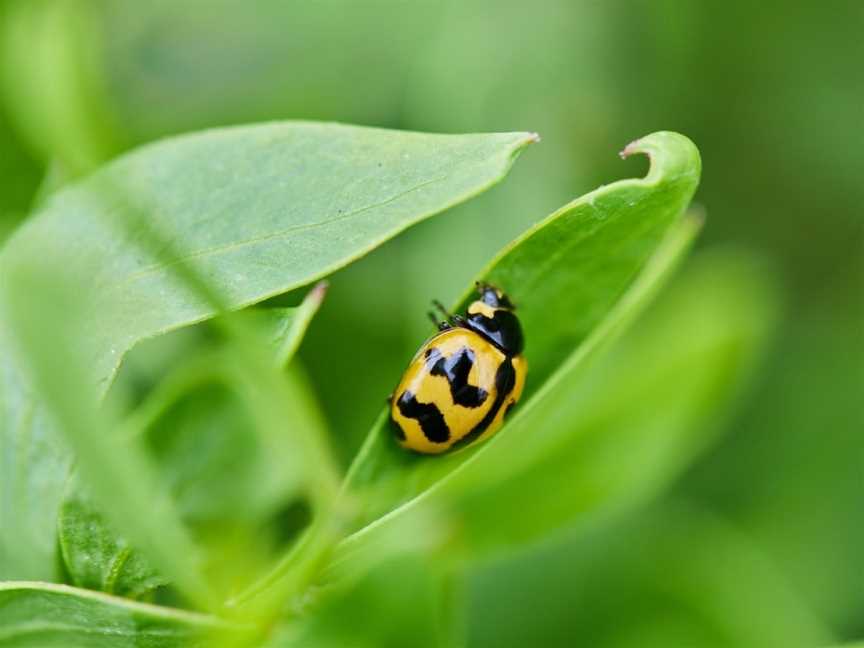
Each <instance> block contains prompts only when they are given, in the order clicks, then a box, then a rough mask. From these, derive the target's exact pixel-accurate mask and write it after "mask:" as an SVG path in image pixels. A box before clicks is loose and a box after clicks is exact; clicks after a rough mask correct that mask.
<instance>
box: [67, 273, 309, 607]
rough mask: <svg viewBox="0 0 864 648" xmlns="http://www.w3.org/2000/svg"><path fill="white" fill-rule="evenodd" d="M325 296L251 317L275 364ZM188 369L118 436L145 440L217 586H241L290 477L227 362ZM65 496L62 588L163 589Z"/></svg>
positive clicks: (80, 496) (224, 356) (106, 527)
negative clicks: (215, 576) (67, 585)
mask: <svg viewBox="0 0 864 648" xmlns="http://www.w3.org/2000/svg"><path fill="white" fill-rule="evenodd" d="M324 291H325V285H324V284H321V285H319V286H318V287H316V288H315V289H314V290H312V291H310V293H309V295H308V296H307V297H306V299H304V301H303V302H302V304H301V305H300V306H299V307H297V308H268V309H258V310H252V311H250V313H249V316H250V320H251V323H252V324H253V325H254V326H255V327H256V328H260V329H261V330H262V335H261V338H262V340H263V341H265V342H266V343H267V345H268V354H272V356H273V359H274V363H275V364H277V365H279V366H284V365H286V364H287V363H288V362H290V360H291V358H292V357H293V354H294V351H296V349H297V346H298V345H299V343H300V340H301V339H302V337H303V334H304V333H305V330H306V328H307V327H308V325H309V323H310V321H311V318H312V316H313V315H314V313H315V312H316V311H317V309H318V307H319V306H320V304H321V300H322V299H323V296H324ZM163 339H164V338H163ZM150 353H152V352H150ZM175 353H176V351H175ZM198 355H199V356H200V353H199V354H198ZM195 360H196V361H195V362H191V363H190V362H188V361H187V362H183V363H181V365H180V369H179V371H178V372H177V373H176V374H174V375H171V376H169V377H168V378H167V379H165V380H163V381H162V383H161V384H160V385H159V387H158V388H157V389H156V391H155V392H154V393H153V394H152V395H151V397H150V398H149V399H148V400H147V401H146V402H145V403H144V405H143V406H142V407H140V408H139V409H138V410H137V411H136V412H135V415H134V416H133V417H132V419H131V420H129V421H127V422H126V425H125V426H124V428H125V430H124V433H125V434H126V435H127V436H130V435H133V436H134V437H138V438H141V437H143V439H144V440H145V442H146V446H147V447H148V449H149V451H150V452H151V454H152V455H153V457H154V458H155V460H156V464H157V465H156V470H157V471H158V473H159V481H160V482H161V483H162V484H166V485H167V486H168V488H169V489H170V491H171V495H172V499H173V500H174V501H175V502H176V503H177V507H178V510H179V512H180V514H181V515H182V517H183V519H184V521H185V522H186V524H187V525H191V526H192V529H193V532H195V531H197V533H195V535H196V536H197V539H198V540H199V543H200V544H202V546H203V547H204V548H205V549H210V550H211V551H209V552H208V553H210V554H211V555H210V556H209V560H208V563H209V565H210V569H211V571H213V570H216V571H217V572H218V579H217V580H219V581H221V582H225V581H226V580H229V578H230V576H229V575H232V576H234V577H235V578H236V577H237V576H238V575H240V576H242V577H244V578H245V579H249V578H250V577H252V576H254V574H255V573H256V568H257V569H261V568H262V563H265V564H266V559H267V557H268V553H267V541H268V540H271V541H272V538H268V537H266V536H267V533H266V531H267V529H266V528H265V523H266V521H267V520H268V518H270V517H272V516H274V515H276V514H277V512H278V511H279V509H280V508H282V507H285V506H286V505H287V504H288V502H289V501H290V499H291V497H293V496H294V495H296V492H297V489H298V487H299V483H298V482H299V479H298V471H297V470H292V468H291V466H286V465H285V463H284V462H282V461H280V460H279V457H278V455H276V456H274V453H273V452H272V450H271V448H270V447H269V445H268V443H267V441H268V439H267V437H266V436H264V437H262V435H260V434H258V428H259V426H257V425H256V424H255V418H256V417H255V416H254V415H253V414H252V413H251V412H250V410H254V409H256V408H255V404H256V403H255V402H254V400H255V399H254V398H251V397H250V396H249V393H250V389H249V388H248V386H244V384H243V383H244V380H243V377H242V375H241V376H238V375H237V371H236V365H237V363H236V362H235V361H234V360H233V358H232V354H229V353H225V352H224V350H223V353H215V354H214V353H210V354H205V355H203V356H202V357H197V358H195ZM291 371H292V373H291V375H290V377H289V380H288V382H287V385H288V386H289V388H290V392H289V393H290V395H291V396H292V398H291V401H292V403H294V404H295V407H294V408H293V411H294V412H296V413H297V416H298V421H302V422H303V424H302V428H303V429H304V430H305V431H306V433H309V434H311V433H312V429H310V428H313V427H315V426H317V427H318V428H321V427H322V425H321V423H320V421H319V420H317V419H316V417H315V416H313V415H311V414H310V413H309V412H308V411H307V410H304V409H303V408H302V407H301V404H302V403H301V401H302V400H303V398H304V395H303V393H302V392H303V385H302V381H300V382H298V377H297V376H295V375H294V374H296V369H292V370H291ZM244 396H246V398H245V401H244V398H243V397H244ZM250 400H251V401H252V402H250ZM318 434H322V432H321V431H319V432H318ZM226 475H230V479H226V478H225V476H226ZM70 486H71V487H70V488H68V489H67V494H66V496H65V498H64V501H63V504H62V506H61V509H60V518H59V541H60V550H61V554H62V558H63V561H64V567H65V571H66V573H67V574H68V575H69V578H70V579H71V582H72V583H73V584H74V585H78V586H80V587H87V588H90V589H96V590H100V591H104V592H106V593H109V594H118V595H123V596H128V597H131V598H139V597H141V596H142V595H144V594H146V593H147V592H149V591H151V590H153V589H155V588H156V587H158V586H159V585H165V584H168V581H167V580H166V579H165V578H164V577H162V576H160V575H158V573H157V572H156V571H155V570H154V569H153V568H152V567H151V566H150V563H149V562H148V561H147V560H146V559H145V558H144V557H143V556H142V555H141V553H140V552H139V551H136V550H134V549H133V548H132V547H131V546H130V545H129V543H128V542H127V541H126V540H125V539H124V538H123V537H122V536H120V535H118V534H117V533H116V532H115V531H114V530H113V529H112V528H111V526H110V524H109V523H108V521H107V520H106V519H105V517H104V516H103V515H102V514H101V513H100V511H99V507H98V506H97V505H96V503H95V502H93V501H92V499H91V498H90V497H89V496H88V495H87V493H86V489H85V488H83V486H82V485H81V484H80V483H79V482H78V480H73V481H72V482H71V485H70ZM225 538H228V539H229V540H230V542H228V543H227V544H228V545H230V551H229V550H228V549H227V548H225V545H226V542H225V540H224V539H225ZM214 539H222V542H221V543H216V542H212V541H213V540H214ZM207 540H210V541H211V542H209V543H208V542H205V541H207ZM214 545H215V546H214ZM217 547H218V551H217ZM211 580H212V579H211ZM241 582H242V581H241ZM229 585H233V586H236V582H234V583H230V584H229Z"/></svg>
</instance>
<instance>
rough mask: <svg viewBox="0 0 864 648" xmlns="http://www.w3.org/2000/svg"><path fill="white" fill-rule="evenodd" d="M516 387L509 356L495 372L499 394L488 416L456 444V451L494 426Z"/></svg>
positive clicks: (487, 413) (454, 446)
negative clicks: (497, 416)
mask: <svg viewBox="0 0 864 648" xmlns="http://www.w3.org/2000/svg"><path fill="white" fill-rule="evenodd" d="M515 386H516V371H515V370H514V369H513V362H512V360H511V359H510V357H509V356H508V357H507V358H506V359H505V360H504V362H502V363H501V365H500V366H499V367H498V371H496V372H495V390H496V392H497V393H496V396H495V402H494V403H492V407H490V408H489V411H488V412H486V416H484V417H483V419H482V420H481V421H480V422H479V423H478V424H477V425H475V426H474V428H473V429H472V430H471V431H470V432H469V433H468V434H466V435H465V436H464V437H462V438H461V439H459V440H458V441H457V442H456V443H454V444H453V446H452V447H453V448H454V449H456V448H459V447H462V446H464V445H468V444H469V443H471V442H472V441H474V440H475V439H477V437H479V436H480V435H482V434H483V433H484V432H485V431H486V428H488V427H489V426H490V425H491V424H492V421H493V420H495V415H496V414H498V411H499V410H500V409H501V406H502V405H503V404H504V400H505V399H506V398H507V396H509V395H510V392H512V391H513V388H514V387H515Z"/></svg>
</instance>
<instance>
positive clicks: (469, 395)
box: [426, 347, 489, 409]
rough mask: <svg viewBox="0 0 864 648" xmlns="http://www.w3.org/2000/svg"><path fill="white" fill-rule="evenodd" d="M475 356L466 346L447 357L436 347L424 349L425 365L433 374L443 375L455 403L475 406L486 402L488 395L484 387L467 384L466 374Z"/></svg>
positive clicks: (469, 370)
mask: <svg viewBox="0 0 864 648" xmlns="http://www.w3.org/2000/svg"><path fill="white" fill-rule="evenodd" d="M475 361H476V358H475V356H474V352H473V351H472V350H471V349H469V348H468V347H462V348H461V349H459V350H458V351H457V352H456V353H454V354H453V355H451V356H450V357H449V358H445V357H444V356H443V355H442V354H441V352H440V351H439V350H438V349H434V348H433V349H428V350H427V351H426V366H427V367H429V372H430V373H431V374H432V375H433V376H444V377H445V378H446V379H447V383H448V384H449V385H450V396H451V397H452V398H453V402H454V403H455V404H456V405H461V406H462V407H470V408H472V409H473V408H476V407H480V406H481V405H482V404H483V403H485V402H486V397H487V396H488V395H489V394H488V393H487V392H486V390H485V389H483V388H481V387H475V386H474V385H469V384H468V374H469V373H471V367H473V366H474V362H475Z"/></svg>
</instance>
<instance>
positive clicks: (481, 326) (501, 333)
mask: <svg viewBox="0 0 864 648" xmlns="http://www.w3.org/2000/svg"><path fill="white" fill-rule="evenodd" d="M477 293H478V294H479V295H480V299H478V300H477V301H475V302H473V303H472V304H471V305H470V306H469V307H468V313H467V317H466V322H465V325H466V326H467V327H468V328H470V329H472V330H473V331H476V332H477V333H479V334H480V335H482V336H483V337H484V338H486V339H487V340H489V341H490V342H492V343H493V344H494V345H495V346H497V347H498V348H499V349H501V350H502V351H504V352H505V353H507V354H509V355H518V354H520V353H522V347H523V346H524V341H523V338H522V326H521V325H520V324H519V320H518V318H517V317H516V314H515V313H514V312H513V311H514V310H516V307H515V306H514V305H513V302H511V301H510V300H509V299H508V298H507V295H505V294H504V293H503V292H502V291H501V290H499V289H498V288H496V287H495V286H491V285H489V284H486V283H479V282H478V283H477Z"/></svg>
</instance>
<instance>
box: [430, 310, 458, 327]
mask: <svg viewBox="0 0 864 648" xmlns="http://www.w3.org/2000/svg"><path fill="white" fill-rule="evenodd" d="M426 315H428V316H429V319H430V320H431V321H432V323H433V324H434V325H435V327H436V328H437V329H438V330H439V331H446V330H447V329H449V328H452V327H451V326H450V323H449V322H442V321H440V320H439V319H438V318H437V317H436V316H435V313H433V312H432V311H429V312H428V313H426Z"/></svg>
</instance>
